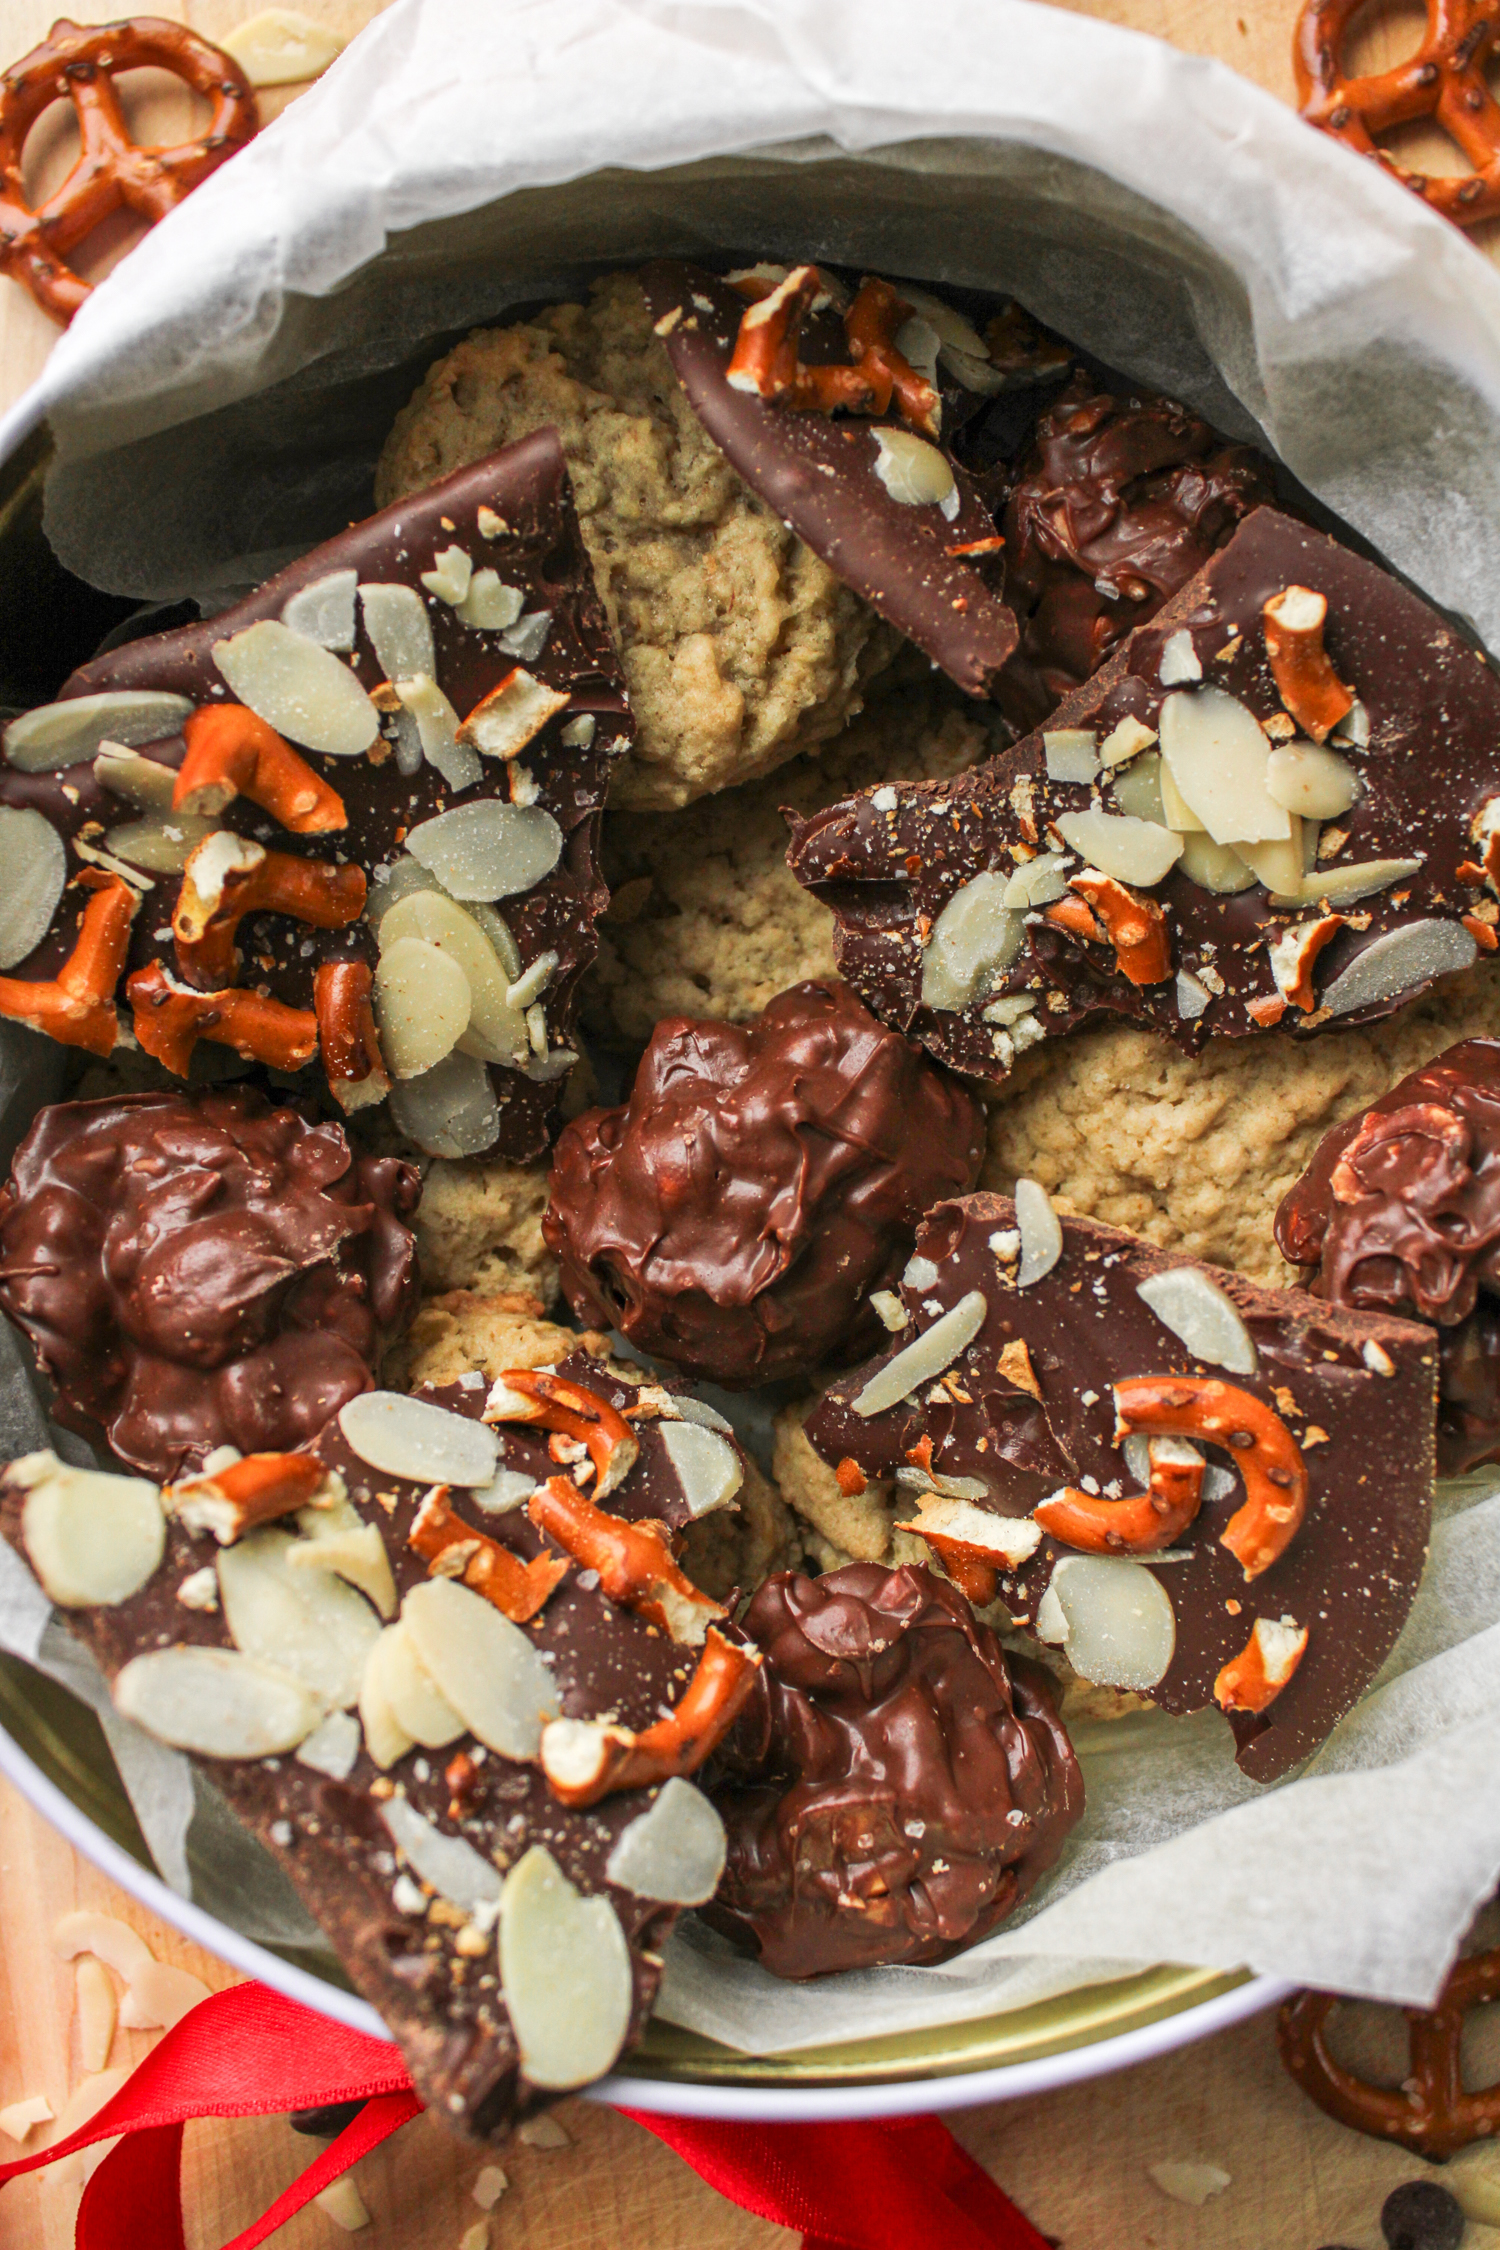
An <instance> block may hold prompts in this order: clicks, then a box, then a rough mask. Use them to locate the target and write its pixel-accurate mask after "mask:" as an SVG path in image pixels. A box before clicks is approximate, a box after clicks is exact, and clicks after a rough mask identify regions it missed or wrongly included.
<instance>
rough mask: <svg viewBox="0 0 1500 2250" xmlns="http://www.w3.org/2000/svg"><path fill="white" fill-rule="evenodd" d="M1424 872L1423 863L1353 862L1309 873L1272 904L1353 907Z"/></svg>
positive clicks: (1276, 895)
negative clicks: (1356, 900) (1358, 901)
mask: <svg viewBox="0 0 1500 2250" xmlns="http://www.w3.org/2000/svg"><path fill="white" fill-rule="evenodd" d="M1421 872H1422V862H1421V860H1419V859H1365V860H1353V861H1351V862H1350V863H1349V865H1348V866H1347V867H1317V868H1314V869H1311V870H1308V871H1306V872H1305V873H1304V874H1303V875H1302V877H1301V879H1300V880H1299V882H1298V883H1297V885H1296V887H1295V889H1293V890H1289V891H1273V892H1272V894H1271V903H1272V905H1273V906H1318V905H1321V904H1322V903H1323V902H1324V901H1325V900H1326V901H1327V903H1328V904H1329V905H1330V906H1350V905H1352V904H1353V902H1354V900H1355V899H1357V898H1373V897H1374V895H1375V893H1376V892H1377V891H1388V890H1389V889H1390V887H1391V885H1392V884H1393V883H1404V882H1405V881H1406V880H1407V878H1408V877H1409V876H1412V875H1420V874H1421Z"/></svg>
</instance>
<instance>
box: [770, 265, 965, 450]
mask: <svg viewBox="0 0 1500 2250" xmlns="http://www.w3.org/2000/svg"><path fill="white" fill-rule="evenodd" d="M823 287H824V285H823V277H822V275H821V274H820V273H819V272H818V269H817V267H816V266H794V267H793V268H792V271H791V272H790V273H789V274H788V275H787V277H786V279H785V280H784V281H781V282H778V283H777V284H776V286H775V287H774V288H772V289H771V290H770V291H769V292H768V293H767V294H766V295H765V296H763V297H760V298H757V300H756V301H755V302H754V303H753V304H751V305H749V306H748V307H747V308H746V311H745V314H744V317H743V318H742V320H741V321H740V329H739V335H738V336H737V337H736V339H735V346H734V352H733V355H732V357H731V359H730V362H729V367H728V371H727V376H726V380H727V381H728V382H729V383H730V385H731V386H732V387H733V388H734V389H735V390H737V391H753V392H755V393H756V394H757V395H758V396H759V397H761V398H763V399H768V400H770V401H771V402H772V403H773V404H774V405H778V406H789V407H795V408H799V409H803V410H812V411H815V412H820V413H824V414H831V413H833V412H834V411H835V409H837V408H840V407H842V408H843V409H844V410H845V411H846V412H848V413H851V414H885V413H887V412H888V411H889V409H890V405H891V400H892V398H893V397H894V398H895V401H896V404H897V406H898V407H899V408H900V410H901V413H902V414H903V415H904V417H905V418H906V420H907V421H908V422H911V423H912V424H913V425H914V426H915V427H916V428H917V429H919V430H922V431H924V432H925V433H926V434H927V435H928V436H929V437H931V436H933V435H935V434H936V431H937V407H938V395H937V392H936V391H935V390H934V389H933V387H932V385H931V384H930V383H929V382H928V381H927V380H926V379H925V377H923V376H921V375H919V374H918V373H917V370H916V369H915V368H914V367H913V366H912V364H911V362H910V361H909V360H907V359H905V358H904V357H903V356H902V354H901V353H900V352H898V351H897V349H896V344H895V337H896V332H897V330H898V329H899V328H900V326H901V324H902V322H903V321H904V320H905V319H906V318H907V315H908V312H909V307H907V306H906V305H904V304H903V303H902V301H901V299H900V297H899V296H898V295H897V293H896V291H895V290H894V289H893V288H892V287H891V285H890V283H889V282H888V281H879V280H875V279H870V280H867V281H866V282H865V283H864V284H863V286H862V287H861V289H860V291H859V294H858V295H857V296H856V298H855V299H854V302H853V304H852V305H850V307H849V309H848V311H847V312H846V313H845V315H844V332H845V335H846V337H847V338H848V343H849V352H850V357H851V359H852V360H853V363H854V364H853V365H852V366H846V365H841V364H836V363H835V364H826V363H825V364H822V365H816V366H804V365H803V363H802V361H801V360H800V358H799V357H798V351H797V347H798V342H799V339H800V336H801V331H802V323H803V321H804V320H805V319H806V317H807V314H808V313H809V312H810V311H811V310H812V308H813V306H814V304H815V303H816V302H817V300H818V299H819V298H820V297H821V296H822V295H823Z"/></svg>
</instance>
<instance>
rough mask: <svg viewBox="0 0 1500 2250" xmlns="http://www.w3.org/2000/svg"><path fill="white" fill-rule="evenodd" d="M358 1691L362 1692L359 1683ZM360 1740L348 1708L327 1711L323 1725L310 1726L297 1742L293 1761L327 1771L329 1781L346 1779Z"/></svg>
mask: <svg viewBox="0 0 1500 2250" xmlns="http://www.w3.org/2000/svg"><path fill="white" fill-rule="evenodd" d="M360 1692H361V1694H363V1692H364V1690H363V1686H362V1685H361V1690H360ZM363 1740H364V1737H363V1734H362V1732H361V1730H360V1724H359V1721H358V1719H356V1718H355V1716H354V1713H353V1712H352V1711H330V1712H329V1714H328V1716H327V1718H326V1719H325V1720H324V1721H323V1724H322V1725H321V1726H319V1727H314V1728H313V1731H312V1733H311V1734H310V1735H309V1736H308V1737H307V1739H306V1741H305V1742H303V1743H301V1744H299V1746H298V1750H297V1763H298V1765H299V1766H311V1767H312V1770H313V1772H314V1773H324V1774H327V1776H328V1778H329V1780H330V1781H347V1780H348V1778H349V1776H350V1774H351V1773H353V1771H354V1768H355V1766H356V1765H357V1764H358V1763H359V1753H360V1746H361V1743H362V1742H363Z"/></svg>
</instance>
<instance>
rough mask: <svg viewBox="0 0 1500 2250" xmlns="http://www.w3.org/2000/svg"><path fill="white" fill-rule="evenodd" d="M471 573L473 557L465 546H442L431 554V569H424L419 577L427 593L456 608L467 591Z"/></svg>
mask: <svg viewBox="0 0 1500 2250" xmlns="http://www.w3.org/2000/svg"><path fill="white" fill-rule="evenodd" d="M473 575H474V563H473V558H472V557H471V556H470V554H469V552H468V550H467V548H464V547H444V548H442V549H440V550H439V552H438V553H437V554H435V555H434V556H433V558H432V568H431V570H424V571H423V572H422V573H421V579H422V584H423V585H424V586H425V587H426V588H427V591H428V593H429V594H431V595H433V596H434V598H435V599H436V600H438V601H440V602H447V603H448V605H449V607H450V608H453V609H456V608H457V607H458V605H459V603H460V602H461V601H462V600H463V598H464V596H465V594H467V592H468V591H469V580H470V579H471V578H472V577H473Z"/></svg>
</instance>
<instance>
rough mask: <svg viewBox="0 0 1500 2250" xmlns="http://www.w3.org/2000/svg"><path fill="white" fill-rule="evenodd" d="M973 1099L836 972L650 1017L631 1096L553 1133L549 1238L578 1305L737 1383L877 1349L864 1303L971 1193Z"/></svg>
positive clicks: (976, 1141)
mask: <svg viewBox="0 0 1500 2250" xmlns="http://www.w3.org/2000/svg"><path fill="white" fill-rule="evenodd" d="M983 1150H984V1121H983V1113H982V1112H981V1110H980V1107H979V1104H978V1103H977V1102H976V1101H975V1100H974V1099H973V1097H972V1096H971V1095H970V1094H968V1093H967V1092H966V1091H965V1090H964V1089H963V1087H961V1086H959V1085H957V1084H956V1083H955V1082H954V1081H953V1080H952V1079H950V1078H949V1077H948V1076H947V1075H946V1074H945V1073H944V1072H942V1071H939V1070H936V1069H934V1067H933V1066H932V1064H930V1063H929V1062H928V1061H927V1059H926V1058H925V1056H924V1055H923V1054H922V1052H921V1050H920V1049H919V1048H917V1047H915V1046H913V1045H912V1043H911V1042H910V1041H909V1040H906V1039H903V1038H901V1037H900V1035H899V1034H898V1033H894V1032H891V1031H888V1030H887V1029H886V1028H885V1026H884V1025H882V1024H880V1023H878V1022H877V1021H876V1019H875V1018H874V1017H873V1016H872V1015H871V1014H870V1013H869V1011H868V1010H867V1009H866V1008H864V1007H862V1006H861V1005H860V1003H859V1001H858V1000H857V999H856V998H855V996H854V994H853V993H852V992H851V991H850V990H849V988H848V986H847V985H841V984H833V983H812V984H799V985H795V986H793V988H792V989H791V991H789V992H784V993H782V994H781V995H780V996H779V998H777V999H775V1000H773V1001H772V1003H771V1005H770V1006H769V1007H768V1008H767V1009H766V1010H765V1012H764V1013H763V1014H762V1015H761V1016H759V1017H757V1018H756V1019H755V1020H754V1021H753V1022H751V1023H749V1024H743V1025H742V1024H727V1023H712V1022H697V1021H694V1020H693V1019H691V1018H689V1017H677V1018H673V1019H671V1020H669V1021H667V1022H665V1023H660V1024H658V1025H657V1027H656V1030H655V1032H654V1033H653V1035H652V1038H651V1042H650V1044H649V1046H648V1047H647V1049H646V1052H645V1054H644V1056H643V1057H642V1059H641V1063H640V1066H639V1068H638V1070H637V1072H636V1076H635V1083H634V1085H633V1087H632V1089H631V1095H630V1100H629V1102H628V1103H626V1104H624V1105H622V1106H621V1107H620V1108H618V1109H610V1110H589V1111H588V1112H587V1113H586V1114H585V1115H584V1116H582V1117H579V1118H575V1119H574V1120H573V1122H572V1123H571V1124H570V1125H568V1126H567V1127H566V1128H565V1129H564V1131H563V1134H562V1136H561V1138H560V1139H559V1141H558V1144H557V1151H556V1155H555V1157H554V1160H553V1167H552V1187H551V1201H550V1203H549V1205H548V1209H547V1212H546V1215H545V1217H544V1219H543V1222H542V1226H543V1232H544V1233H545V1234H546V1237H547V1241H548V1243H549V1245H550V1246H551V1248H552V1250H553V1251H554V1253H555V1254H556V1256H557V1257H558V1258H559V1260H560V1261H561V1265H562V1277H563V1287H564V1289H565V1290H566V1291H567V1295H568V1300H569V1302H570V1303H571V1305H572V1306H573V1309H574V1311H575V1312H576V1313H577V1314H578V1316H579V1318H580V1319H581V1320H583V1321H585V1322H594V1321H597V1322H599V1323H601V1324H602V1325H603V1326H604V1327H606V1328H619V1329H620V1330H622V1331H623V1333H624V1334H625V1335H626V1336H627V1337H628V1338H629V1339H630V1341H631V1342H632V1343H633V1344H635V1345H636V1346H637V1347H638V1348H639V1349H640V1350H642V1351H644V1352H647V1353H650V1354H653V1355H654V1356H656V1357H657V1358H660V1359H665V1360H669V1361H671V1362H672V1363H673V1364H674V1365H675V1366H678V1367H680V1368H681V1369H682V1370H683V1372H684V1373H685V1374H688V1375H696V1376H699V1377H702V1378H703V1379H705V1380H707V1381H710V1382H715V1383H721V1384H727V1385H729V1386H730V1387H732V1388H740V1387H742V1386H747V1385H753V1384H758V1383H769V1382H774V1381H775V1380H777V1378H778V1377H781V1376H785V1375H791V1374H795V1373H798V1372H799V1371H801V1370H803V1369H805V1368H807V1367H808V1366H810V1365H812V1366H816V1365H817V1364H818V1363H819V1362H821V1361H823V1360H825V1359H828V1358H830V1357H834V1356H837V1357H838V1358H839V1359H840V1360H847V1359H848V1358H850V1357H854V1356H857V1355H858V1354H859V1353H860V1352H861V1351H869V1350H870V1349H872V1348H873V1346H874V1345H875V1343H876V1341H877V1340H878V1338H879V1336H880V1334H881V1331H880V1328H879V1325H878V1323H877V1321H876V1318H875V1315H874V1314H873V1313H872V1312H871V1311H870V1309H869V1304H868V1296H869V1292H870V1291H871V1290H872V1289H883V1288H888V1287H890V1285H891V1284H892V1283H893V1282H894V1280H895V1278H896V1276H897V1274H898V1273H899V1272H900V1271H901V1268H902V1267H903V1266H904V1265H905V1263H906V1260H907V1258H908V1257H909V1255H910V1253H911V1245H912V1241H913V1238H914V1236H915V1233H916V1228H917V1224H918V1221H919V1220H920V1219H921V1217H922V1215H923V1213H924V1212H925V1211H926V1210H927V1209H928V1208H929V1207H930V1206H931V1205H932V1204H933V1203H935V1202H936V1201H937V1200H938V1199H939V1198H940V1197H942V1196H945V1195H954V1194H959V1195H961V1194H963V1193H964V1192H965V1190H966V1189H968V1188H970V1187H972V1186H973V1184H974V1181H975V1179H976V1178H977V1176H978V1171H979V1160H980V1157H981V1155H982V1154H983Z"/></svg>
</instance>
